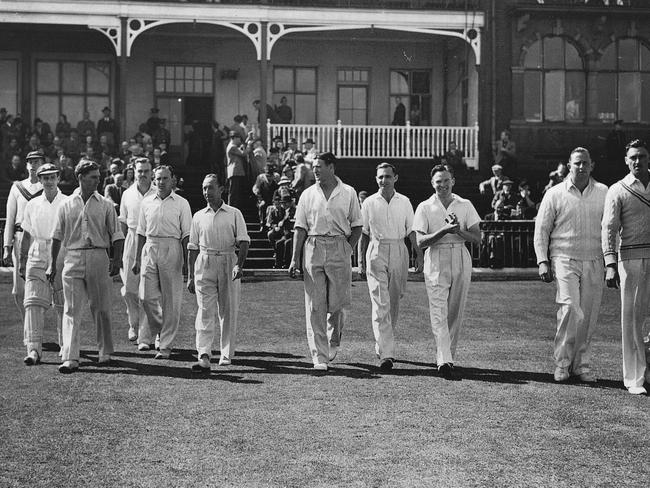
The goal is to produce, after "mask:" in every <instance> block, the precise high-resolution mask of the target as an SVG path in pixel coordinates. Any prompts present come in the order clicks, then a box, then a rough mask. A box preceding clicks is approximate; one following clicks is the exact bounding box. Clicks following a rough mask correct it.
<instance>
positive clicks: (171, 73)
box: [165, 66, 174, 78]
mask: <svg viewBox="0 0 650 488" xmlns="http://www.w3.org/2000/svg"><path fill="white" fill-rule="evenodd" d="M173 77H174V67H173V66H166V67H165V78H173Z"/></svg>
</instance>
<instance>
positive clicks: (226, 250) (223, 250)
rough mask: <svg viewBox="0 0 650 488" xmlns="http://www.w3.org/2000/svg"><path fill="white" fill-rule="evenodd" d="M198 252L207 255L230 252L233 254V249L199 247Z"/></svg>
mask: <svg viewBox="0 0 650 488" xmlns="http://www.w3.org/2000/svg"><path fill="white" fill-rule="evenodd" d="M199 252H200V253H201V254H206V255H208V256H228V255H230V254H235V250H234V249H220V250H215V249H207V248H205V247H201V248H200V251H199Z"/></svg>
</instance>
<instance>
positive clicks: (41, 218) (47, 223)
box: [19, 163, 65, 366]
mask: <svg viewBox="0 0 650 488" xmlns="http://www.w3.org/2000/svg"><path fill="white" fill-rule="evenodd" d="M36 174H37V175H38V179H39V181H40V183H41V185H42V187H43V194H42V195H40V196H38V197H35V198H33V199H31V200H30V201H29V202H28V203H27V205H25V209H24V212H23V219H22V228H23V238H22V242H21V246H20V264H19V274H20V276H21V277H22V278H23V279H24V280H25V299H24V302H23V304H24V306H25V321H24V343H25V346H26V347H27V356H25V359H24V362H25V364H27V365H28V366H32V365H36V364H39V363H40V362H41V355H42V354H43V328H44V325H45V312H46V310H47V309H48V308H50V304H52V302H53V303H54V307H55V309H56V330H57V337H58V339H57V343H58V344H59V346H63V339H62V329H61V323H62V319H63V282H62V281H61V270H62V269H63V253H60V254H59V259H58V261H57V263H56V265H55V266H56V267H57V269H58V273H57V277H56V279H55V280H54V282H53V283H52V284H50V283H49V282H48V280H47V277H46V275H45V273H46V271H47V267H48V264H49V261H48V258H49V256H50V247H51V242H52V241H51V239H50V235H51V233H52V230H53V224H54V217H55V216H56V213H57V211H58V208H59V206H60V205H61V203H62V202H63V200H65V195H63V194H62V193H61V192H60V191H59V189H58V187H57V185H58V183H59V168H57V167H56V166H55V165H54V164H51V163H48V164H44V165H42V166H41V167H40V168H39V169H38V170H37V171H36Z"/></svg>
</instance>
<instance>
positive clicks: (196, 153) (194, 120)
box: [183, 97, 213, 166]
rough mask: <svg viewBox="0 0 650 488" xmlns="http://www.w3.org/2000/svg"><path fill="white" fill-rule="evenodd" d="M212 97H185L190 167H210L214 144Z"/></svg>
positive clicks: (186, 160) (187, 161) (188, 163)
mask: <svg viewBox="0 0 650 488" xmlns="http://www.w3.org/2000/svg"><path fill="white" fill-rule="evenodd" d="M212 105H213V103H212V97H183V119H184V120H183V122H184V127H185V128H184V133H185V142H186V152H185V154H187V157H186V159H185V164H187V165H188V166H209V165H210V145H211V143H212V120H213V117H212V116H213V112H212V109H213V107H212Z"/></svg>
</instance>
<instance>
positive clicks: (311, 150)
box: [302, 137, 318, 167]
mask: <svg viewBox="0 0 650 488" xmlns="http://www.w3.org/2000/svg"><path fill="white" fill-rule="evenodd" d="M302 153H303V157H304V158H305V162H306V163H308V164H309V166H310V167H311V166H312V164H313V163H314V161H315V160H316V158H317V157H318V149H316V147H315V146H314V140H313V139H312V138H311V137H308V138H307V139H305V142H304V143H303V151H302Z"/></svg>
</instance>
